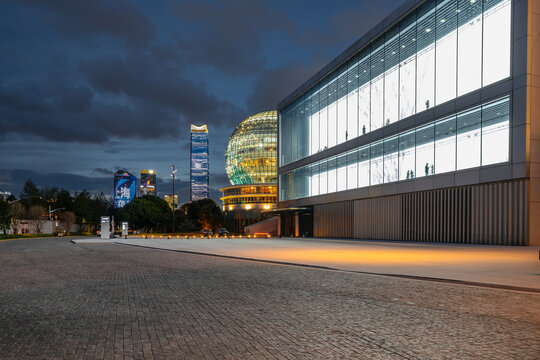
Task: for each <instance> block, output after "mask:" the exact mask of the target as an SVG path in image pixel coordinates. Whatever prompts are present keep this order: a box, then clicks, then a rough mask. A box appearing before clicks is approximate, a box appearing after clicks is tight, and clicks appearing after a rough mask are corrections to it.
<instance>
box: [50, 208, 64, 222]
mask: <svg viewBox="0 0 540 360" xmlns="http://www.w3.org/2000/svg"><path fill="white" fill-rule="evenodd" d="M65 209H66V208H58V209H54V210H51V205H49V221H51V220H52V218H51V215H52V214H53V213H55V212H57V211H60V210H65Z"/></svg>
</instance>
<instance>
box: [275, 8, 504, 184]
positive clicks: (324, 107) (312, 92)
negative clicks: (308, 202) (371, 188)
mask: <svg viewBox="0 0 540 360" xmlns="http://www.w3.org/2000/svg"><path fill="white" fill-rule="evenodd" d="M511 4H512V2H511V0H428V1H426V2H425V3H423V4H422V5H421V6H419V7H418V8H417V9H416V10H415V11H413V12H412V13H411V14H409V15H408V16H406V17H405V18H404V19H402V20H401V21H400V22H399V23H397V24H396V25H394V26H393V27H391V28H390V29H389V30H388V31H386V32H385V33H384V34H382V35H381V36H379V37H378V38H377V39H375V40H374V41H372V42H371V43H370V44H368V45H367V46H365V47H364V48H363V49H362V50H360V51H359V52H358V53H357V54H356V55H354V56H353V57H351V58H350V59H349V60H348V61H347V62H346V63H345V64H343V65H341V66H340V67H338V68H337V69H336V70H334V71H332V72H331V73H329V74H328V75H327V76H326V77H324V78H323V79H321V80H320V81H319V82H318V83H316V84H315V85H314V86H312V87H311V88H310V89H309V90H307V91H306V92H305V93H303V94H302V95H301V96H300V97H298V98H297V99H296V100H295V101H293V102H291V103H290V104H289V105H287V106H286V107H285V108H283V109H282V110H281V112H280V134H279V136H280V149H281V151H280V165H281V166H283V165H286V164H289V163H291V162H293V161H296V160H299V159H302V158H305V157H307V156H309V155H312V154H315V153H317V152H320V151H323V150H325V149H328V148H331V147H333V146H335V145H337V144H340V143H343V142H345V141H347V140H350V139H352V138H355V137H358V136H362V135H364V134H366V133H368V132H370V131H374V130H376V129H379V128H381V127H383V126H386V125H389V124H392V123H394V122H396V121H399V120H401V119H404V118H406V117H408V116H411V115H413V114H416V113H419V112H421V111H424V110H426V109H429V108H431V107H433V106H436V105H439V104H442V103H444V102H447V101H449V100H452V99H455V98H456V97H458V96H461V95H464V94H467V93H469V92H471V91H474V90H477V89H479V88H481V87H482V86H487V85H489V84H492V83H494V82H497V81H499V80H502V79H505V78H507V77H509V76H510V56H511V49H510V47H511V46H510V35H511ZM495 59H496V61H495ZM463 116H464V117H467V116H468V115H466V114H464V115H463ZM436 126H437V125H435V124H434V125H433V127H432V128H426V129H424V130H423V132H422V133H421V134H420V135H418V136H420V137H418V138H416V137H415V139H414V141H419V145H420V148H419V149H420V150H419V151H420V153H421V154H422V153H425V154H429V153H430V152H431V148H429V146H431V147H434V146H437V141H435V140H434V139H436V130H435V127H436ZM467 126H470V124H469V125H467ZM467 129H468V128H467ZM454 131H457V136H458V139H459V137H460V131H467V130H466V129H465V128H463V129H462V128H459V127H458V128H457V129H454ZM424 136H425V137H424ZM396 141H398V142H397V143H396ZM396 141H390V140H388V142H387V143H381V144H380V148H379V147H374V148H373V151H374V153H373V156H375V155H377V156H378V155H380V157H381V161H383V162H384V159H385V158H386V156H391V151H392V150H391V149H393V148H394V147H395V146H400V143H399V140H396ZM396 144H397V145H396ZM423 144H426V145H425V147H423V146H424V145H423ZM427 144H430V145H427ZM476 145H478V144H475V146H476ZM377 146H379V145H377ZM439 146H444V145H443V144H439ZM471 146H472V143H471ZM478 146H479V145H478ZM370 152H371V150H370ZM387 152H388V153H387ZM379 153H380V154H379ZM486 155H487V154H486ZM370 156H371V155H370ZM421 156H422V155H421ZM456 156H457V158H456V164H457V166H458V167H457V169H460V168H463V167H468V166H469V165H470V164H472V163H474V164H479V158H478V159H472V158H467V157H466V156H465V155H464V154H463V153H461V152H458V153H457V154H456ZM463 156H465V158H462V157H463ZM395 161H397V162H399V159H395ZM425 162H426V163H428V164H429V163H433V162H434V159H431V158H429V156H428V155H426V158H425ZM469 163H470V164H469ZM381 166H382V165H381ZM476 166H478V165H476ZM372 170H375V172H374V173H371V176H370V177H371V178H372V179H373V180H374V179H378V175H377V174H378V173H377V171H379V169H378V168H377V167H376V168H374V169H372ZM382 170H383V169H382V167H381V169H380V171H382ZM410 171H413V172H414V174H415V175H418V176H420V175H422V174H423V175H424V176H425V174H426V172H425V169H424V168H422V167H421V166H420V165H418V164H417V165H416V167H415V168H414V169H411V170H410ZM428 173H429V171H428ZM388 176H389V179H394V178H395V177H399V176H400V174H399V173H397V174H388ZM405 176H406V174H405ZM325 181H326V180H325ZM357 181H360V179H357Z"/></svg>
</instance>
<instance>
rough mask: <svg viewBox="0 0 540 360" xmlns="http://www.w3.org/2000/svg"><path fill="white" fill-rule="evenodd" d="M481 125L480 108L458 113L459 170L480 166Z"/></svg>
mask: <svg viewBox="0 0 540 360" xmlns="http://www.w3.org/2000/svg"><path fill="white" fill-rule="evenodd" d="M480 126H481V110H480V108H476V109H474V110H470V111H466V112H463V113H461V114H458V116H457V170H461V169H468V168H472V167H475V166H480V144H481V140H480Z"/></svg>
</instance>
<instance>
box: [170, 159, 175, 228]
mask: <svg viewBox="0 0 540 360" xmlns="http://www.w3.org/2000/svg"><path fill="white" fill-rule="evenodd" d="M171 176H172V203H173V206H172V228H173V234H174V233H175V229H176V227H175V222H174V220H175V219H174V210H175V207H176V204H175V203H176V201H175V199H174V179H176V168H175V167H174V164H172V166H171Z"/></svg>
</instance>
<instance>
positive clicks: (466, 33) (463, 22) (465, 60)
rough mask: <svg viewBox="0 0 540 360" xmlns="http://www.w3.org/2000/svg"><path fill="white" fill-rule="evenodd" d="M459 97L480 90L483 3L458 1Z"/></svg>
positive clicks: (468, 0)
mask: <svg viewBox="0 0 540 360" xmlns="http://www.w3.org/2000/svg"><path fill="white" fill-rule="evenodd" d="M457 6H458V8H457V10H456V11H457V14H458V16H457V18H458V82H457V84H458V96H460V95H463V94H466V93H468V92H471V91H473V90H475V89H478V88H480V86H481V79H482V1H480V0H478V1H471V0H458V5H457Z"/></svg>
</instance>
